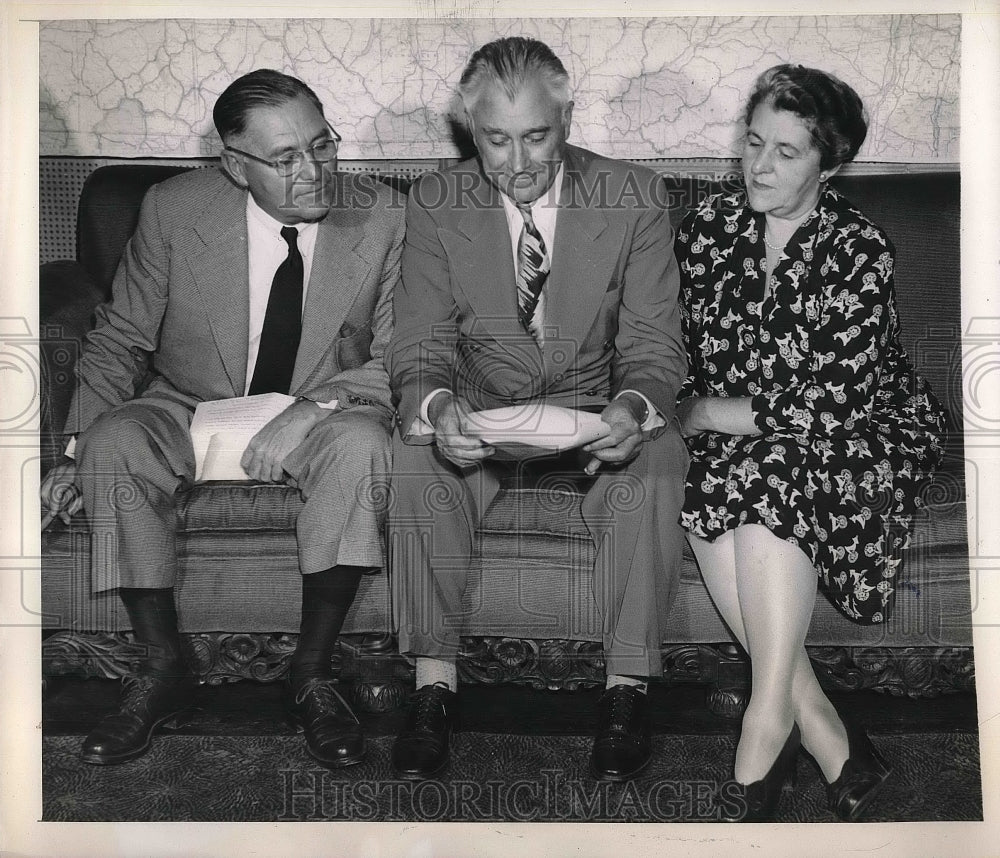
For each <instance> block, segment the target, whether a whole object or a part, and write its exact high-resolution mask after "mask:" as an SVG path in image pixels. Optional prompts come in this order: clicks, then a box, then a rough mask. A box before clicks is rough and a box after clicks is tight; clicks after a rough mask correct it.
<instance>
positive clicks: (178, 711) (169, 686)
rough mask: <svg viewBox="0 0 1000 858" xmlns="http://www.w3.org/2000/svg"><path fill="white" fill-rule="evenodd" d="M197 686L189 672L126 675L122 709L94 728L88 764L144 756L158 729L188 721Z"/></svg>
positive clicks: (84, 754) (86, 748)
mask: <svg viewBox="0 0 1000 858" xmlns="http://www.w3.org/2000/svg"><path fill="white" fill-rule="evenodd" d="M194 688H195V683H194V678H193V677H191V676H188V675H182V676H160V675H156V674H144V675H140V676H126V677H125V678H124V680H123V681H122V695H121V700H120V703H119V707H118V711H117V712H115V713H114V714H113V715H108V716H107V717H105V718H104V719H102V720H101V722H100V723H99V724H98V725H97V726H96V727H95V728H94V729H93V730H91V731H90V734H89V735H88V736H87V738H86V739H84V741H83V748H82V749H81V752H80V758H81V759H82V760H83V761H84V762H85V763H92V764H94V765H98V766H107V765H113V764H115V763H124V762H125V761H126V760H132V759H135V758H136V757H140V756H142V755H143V754H144V753H146V751H148V750H149V747H150V744H151V743H152V738H153V734H154V733H155V732H156V730H157V729H158V728H160V727H166V726H171V725H173V726H178V725H179V724H181V723H182V722H183V721H185V720H187V710H188V709H189V708H190V707H191V701H192V698H193V696H194Z"/></svg>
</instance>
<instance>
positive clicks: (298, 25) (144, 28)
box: [39, 15, 960, 164]
mask: <svg viewBox="0 0 1000 858" xmlns="http://www.w3.org/2000/svg"><path fill="white" fill-rule="evenodd" d="M500 35H530V36H534V37H536V38H540V39H542V40H543V41H546V42H547V43H548V44H550V45H551V46H552V48H553V49H554V50H555V52H556V53H557V54H558V55H559V56H560V58H561V59H562V60H563V62H564V64H565V65H566V67H567V70H568V71H569V73H570V77H571V80H572V82H573V85H574V92H575V96H574V97H575V101H576V109H575V112H574V124H573V130H572V134H571V139H572V140H573V142H576V143H578V144H580V145H584V146H588V147H590V148H593V149H595V150H597V151H600V152H603V153H605V154H608V155H613V156H618V157H626V158H664V157H666V158H701V157H708V158H713V157H730V156H733V155H734V154H736V141H737V139H738V137H739V133H740V128H739V125H738V122H737V118H738V116H739V115H740V113H741V106H742V103H743V99H744V98H745V96H746V94H747V92H748V90H749V87H750V84H751V82H752V81H753V79H754V77H755V76H756V75H757V74H758V73H759V72H761V71H762V70H764V69H765V68H768V67H769V66H771V65H774V64H776V63H779V62H788V61H791V62H800V63H802V64H804V65H812V66H818V67H821V68H824V69H827V70H828V71H831V72H833V73H834V74H837V75H838V76H840V77H842V78H843V79H844V80H846V81H847V82H848V83H850V84H851V85H852V86H854V87H855V89H857V90H858V92H859V93H860V95H861V96H862V98H863V99H864V101H865V104H866V106H867V108H868V110H869V113H870V115H871V127H870V130H869V136H868V140H867V142H866V143H865V147H864V149H863V150H862V152H861V154H860V155H859V160H868V161H880V162H919V163H932V164H933V163H951V162H957V161H958V160H959V60H960V17H959V16H958V15H902V16H831V17H759V18H758V17H726V18H720V17H716V18H711V17H706V18H684V17H674V18H644V19H643V18H615V19H598V18H569V19H525V20H516V19H501V20H497V19H465V20H461V19H458V20H454V19H449V20H441V19H353V20H344V19H300V20H280V19H275V20H145V21H133V20H115V21H96V20H78V21H71V20H65V21H52V22H42V24H41V25H40V36H39V38H40V45H39V48H40V68H41V74H40V94H39V100H40V128H41V139H40V151H41V154H42V155H63V156H66V155H69V156H75V155H84V156H103V157H138V156H143V157H194V156H205V155H214V154H216V153H217V152H218V148H219V143H218V140H217V138H216V136H215V132H214V130H213V128H212V125H211V108H212V105H213V103H214V101H215V99H216V97H217V96H218V94H219V93H220V92H221V91H222V90H223V89H224V88H225V87H226V85H227V84H228V83H229V82H230V81H231V80H233V79H234V78H235V77H238V76H239V75H240V74H242V73H244V72H246V71H249V70H251V69H253V68H259V67H263V66H269V67H272V68H278V69H281V70H284V71H287V72H289V73H291V74H295V75H297V76H298V77H301V78H302V79H303V80H305V81H306V82H307V83H309V84H310V85H311V86H313V88H314V89H315V90H316V91H317V93H318V94H319V95H320V97H321V98H322V100H323V101H324V104H325V106H326V109H327V115H328V116H329V117H330V118H331V119H332V120H333V121H334V123H335V125H336V126H337V127H338V130H340V132H341V133H342V135H343V136H344V139H345V144H344V146H343V147H342V157H343V158H345V159H364V158H394V159H400V158H404V159H405V158H411V159H412V158H431V157H451V156H454V155H457V154H459V152H458V149H457V147H456V143H455V138H454V134H453V125H452V122H453V115H454V86H455V84H456V82H457V79H458V76H459V74H460V72H461V69H462V67H463V65H464V63H465V61H466V60H467V59H468V57H469V55H470V53H471V52H472V51H473V50H474V49H475V48H476V47H477V46H479V45H480V44H482V43H484V42H486V41H489V40H490V39H493V38H496V37H497V36H500Z"/></svg>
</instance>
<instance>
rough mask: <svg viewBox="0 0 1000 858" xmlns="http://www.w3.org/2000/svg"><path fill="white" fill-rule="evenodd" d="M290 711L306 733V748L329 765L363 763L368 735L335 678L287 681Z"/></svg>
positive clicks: (324, 763) (319, 760)
mask: <svg viewBox="0 0 1000 858" xmlns="http://www.w3.org/2000/svg"><path fill="white" fill-rule="evenodd" d="M285 690H286V695H287V697H286V704H287V707H288V713H289V715H290V716H291V718H292V720H293V721H294V722H295V724H296V725H297V726H298V728H299V729H300V730H301V731H302V732H303V733H304V734H305V739H306V750H307V751H308V752H309V756H311V757H312V758H313V759H314V760H316V761H317V762H318V763H320V764H322V765H324V766H326V767H328V768H335V769H339V768H343V767H344V766H353V765H355V764H356V763H360V762H361V761H362V759H364V756H365V750H366V748H365V736H364V733H363V732H362V731H361V722H360V721H359V720H358V716H357V715H355V714H354V711H353V710H352V709H351V707H350V705H348V703H347V701H346V700H344V698H343V697H342V696H341V695H340V692H339V691H337V688H336V683H335V681H334V680H333V679H328V678H324V677H311V678H309V679H304V680H301V681H298V682H294V681H288V683H287V684H286V689H285Z"/></svg>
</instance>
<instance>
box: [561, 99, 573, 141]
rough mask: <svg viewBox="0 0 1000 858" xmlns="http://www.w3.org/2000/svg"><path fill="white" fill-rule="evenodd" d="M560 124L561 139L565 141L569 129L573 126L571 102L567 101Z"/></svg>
mask: <svg viewBox="0 0 1000 858" xmlns="http://www.w3.org/2000/svg"><path fill="white" fill-rule="evenodd" d="M562 122H563V139H564V140H565V139H567V138H568V137H569V128H570V126H571V125H572V124H573V102H572V101H567V102H566V106H565V107H564V108H563V114H562Z"/></svg>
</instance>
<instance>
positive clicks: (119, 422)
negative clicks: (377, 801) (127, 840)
mask: <svg viewBox="0 0 1000 858" xmlns="http://www.w3.org/2000/svg"><path fill="white" fill-rule="evenodd" d="M213 118H214V120H215V126H216V129H217V131H218V133H219V136H220V137H221V138H222V142H223V145H224V147H225V148H224V150H223V152H222V157H221V167H222V170H221V171H219V170H193V171H190V172H188V173H185V174H182V175H180V176H177V177H175V178H172V179H169V180H168V181H166V182H163V183H161V184H159V185H156V186H154V187H153V188H152V189H151V190H150V191H149V193H148V194H147V196H146V199H145V200H144V201H143V205H142V210H141V214H140V218H139V224H138V226H137V228H136V232H135V234H134V236H133V237H132V239H131V241H130V242H129V244H128V246H127V248H126V250H125V253H124V255H123V258H122V261H121V264H120V265H119V268H118V272H117V274H116V276H115V280H114V286H113V297H112V300H111V301H110V302H109V303H108V304H106V305H104V306H102V307H101V308H99V310H98V312H97V324H96V327H95V329H94V330H93V331H92V332H91V333H90V334H89V336H88V338H87V341H86V343H85V345H84V348H83V353H82V355H81V358H80V361H79V365H78V366H79V368H78V386H77V390H76V395H75V398H74V401H73V404H72V407H71V409H70V417H69V420H68V422H67V429H66V431H67V433H68V434H69V435H70V436H71V437H70V438H69V439H68V442H69V443H68V447H67V458H66V460H65V461H64V462H63V463H62V464H61V465H59V466H57V467H56V468H55V469H54V470H53V471H52V472H50V474H49V476H48V477H47V478H46V480H45V482H44V483H43V485H42V503H43V508H45V509H46V510H47V511H48V513H49V514H50V515H60V516H63V517H65V516H68V515H69V514H72V513H73V512H75V511H76V510H77V509H79V508H80V507H81V506H82V508H83V510H84V512H85V513H86V515H87V517H88V520H89V524H90V528H91V532H92V534H93V541H92V569H93V573H92V574H93V582H92V584H93V588H94V590H95V591H102V590H107V589H111V588H118V591H119V593H120V596H121V598H122V601H123V602H124V604H125V607H126V610H127V612H128V615H129V619H130V621H131V624H132V627H133V629H134V630H135V636H136V639H137V641H138V642H139V643H141V644H143V645H144V646H145V648H146V657H145V659H144V664H143V665H142V669H141V671H140V673H139V675H136V676H131V677H128V678H127V679H126V681H125V683H124V689H123V694H122V700H121V705H120V709H119V711H117V712H115V713H114V714H112V715H110V716H108V717H106V718H105V719H104V720H103V721H101V722H100V723H99V724H98V725H97V727H96V728H95V729H94V730H93V731H92V732H91V733H90V735H89V736H88V737H87V738H86V740H85V741H84V745H83V751H82V758H83V759H84V760H85V761H86V762H89V763H94V764H112V763H120V762H124V761H125V760H129V759H133V758H134V757H137V756H139V755H141V754H143V753H145V752H146V751H147V750H148V748H149V747H150V742H151V739H152V736H153V734H154V732H155V731H156V730H157V728H158V727H160V726H162V725H164V724H165V723H167V722H169V721H171V720H172V719H175V718H176V717H177V716H178V715H179V714H182V713H183V712H184V710H186V709H187V708H188V707H189V706H190V703H191V700H192V691H193V688H194V680H193V677H192V675H191V672H190V670H189V668H188V667H187V666H186V665H185V664H184V661H183V658H182V655H181V649H180V641H179V634H178V622H177V613H176V608H175V602H174V589H173V588H174V584H175V581H176V578H177V565H178V564H177V552H176V545H175V536H176V510H175V493H176V491H177V490H178V488H180V487H181V486H183V485H185V484H187V483H190V482H191V481H192V480H193V479H194V477H195V457H194V453H193V450H192V443H191V438H190V432H189V426H190V422H191V418H192V414H193V412H194V409H195V407H196V406H197V404H198V403H199V402H204V401H208V400H219V399H229V398H234V397H242V396H247V395H254V394H258V393H269V392H279V393H283V394H290V395H292V396H294V397H296V399H295V401H294V402H293V403H292V404H290V405H289V406H288V407H287V408H286V409H285V410H284V411H283V412H282V413H281V414H279V415H278V416H277V417H276V418H274V419H273V420H272V421H271V422H270V423H268V424H267V425H266V426H265V427H264V428H263V429H262V430H261V431H260V432H259V433H258V434H257V435H256V436H255V437H254V439H253V440H252V441H251V443H250V445H249V447H248V448H247V450H246V452H245V454H244V455H243V460H242V463H241V464H242V465H243V468H244V470H245V471H246V472H247V474H249V476H250V477H251V478H252V479H255V480H259V481H263V482H270V483H279V482H285V483H288V484H290V485H293V486H295V487H297V488H298V490H299V491H300V492H301V494H302V497H303V499H304V501H305V503H304V506H303V508H302V510H301V512H300V513H299V516H298V519H297V523H296V535H297V539H298V555H299V567H300V571H301V572H302V622H301V633H300V636H299V641H298V646H297V648H296V651H295V654H294V656H293V658H292V664H291V668H290V672H289V679H288V683H287V689H286V690H287V694H288V703H289V707H290V709H291V713H292V715H293V716H294V717H295V718H296V719H297V720H298V721H299V723H300V724H301V726H302V728H303V730H304V732H305V739H306V746H307V749H308V751H309V753H310V754H311V755H312V756H313V757H314V758H315V759H316V760H318V761H319V762H320V763H321V764H323V765H325V766H328V767H340V766H347V765H351V764H354V763H358V762H360V761H361V759H362V757H363V755H364V752H365V740H364V736H363V734H362V732H361V729H360V726H359V724H358V720H357V718H356V717H355V716H354V713H353V712H351V710H350V707H349V706H348V705H347V703H346V702H345V701H344V700H343V699H342V698H341V697H340V695H339V694H338V693H337V690H336V688H335V687H334V684H333V681H332V679H331V675H330V662H331V656H332V654H333V648H334V645H335V643H336V640H337V636H338V635H339V633H340V629H341V626H342V624H343V620H344V617H345V616H346V614H347V611H348V609H349V608H350V606H351V603H352V601H353V599H354V596H355V593H356V592H357V588H358V583H359V581H360V579H361V576H362V575H363V574H365V573H368V572H372V571H374V570H378V569H381V568H382V567H383V566H384V548H385V546H384V537H383V535H382V523H383V521H382V520H383V517H384V510H381V509H379V508H378V506H377V505H376V504H375V503H374V499H375V496H376V495H377V494H378V493H377V492H373V491H370V490H367V489H370V488H371V486H372V485H373V484H374V483H376V482H380V481H382V480H384V479H385V477H386V475H387V473H388V471H389V467H390V456H391V448H390V442H389V435H390V429H391V421H392V415H393V406H392V401H391V395H390V391H389V383H388V377H387V375H386V371H385V369H384V367H383V353H384V351H385V348H386V345H387V343H388V341H389V337H390V334H391V328H392V307H391V301H392V292H393V289H394V287H395V285H396V282H397V280H398V278H399V270H400V254H401V249H402V242H403V212H402V207H401V206H398V205H394V204H392V199H391V193H390V190H389V189H388V188H387V187H385V186H383V185H380V184H378V183H377V182H375V181H372V180H371V179H370V178H368V177H356V176H347V175H345V174H341V173H338V172H337V169H336V167H337V147H338V143H339V142H340V137H339V136H338V135H337V133H336V132H335V131H334V130H333V129H332V127H331V126H330V125H329V124H328V123H327V121H326V119H325V118H324V115H323V105H322V104H321V103H320V101H319V99H318V98H317V96H316V94H315V93H314V92H313V91H312V90H311V89H310V88H309V87H308V86H307V85H306V84H304V83H303V82H302V81H300V80H297V79H296V78H293V77H289V76H288V75H285V74H282V73H280V72H277V71H271V70H268V69H262V70H258V71H254V72H251V73H250V74H247V75H244V76H243V77H241V78H239V79H238V80H236V81H234V82H233V83H232V84H231V85H230V86H229V87H228V88H227V89H226V90H225V92H223V93H222V95H221V96H220V97H219V99H218V101H217V103H216V105H215V109H214V113H213Z"/></svg>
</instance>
